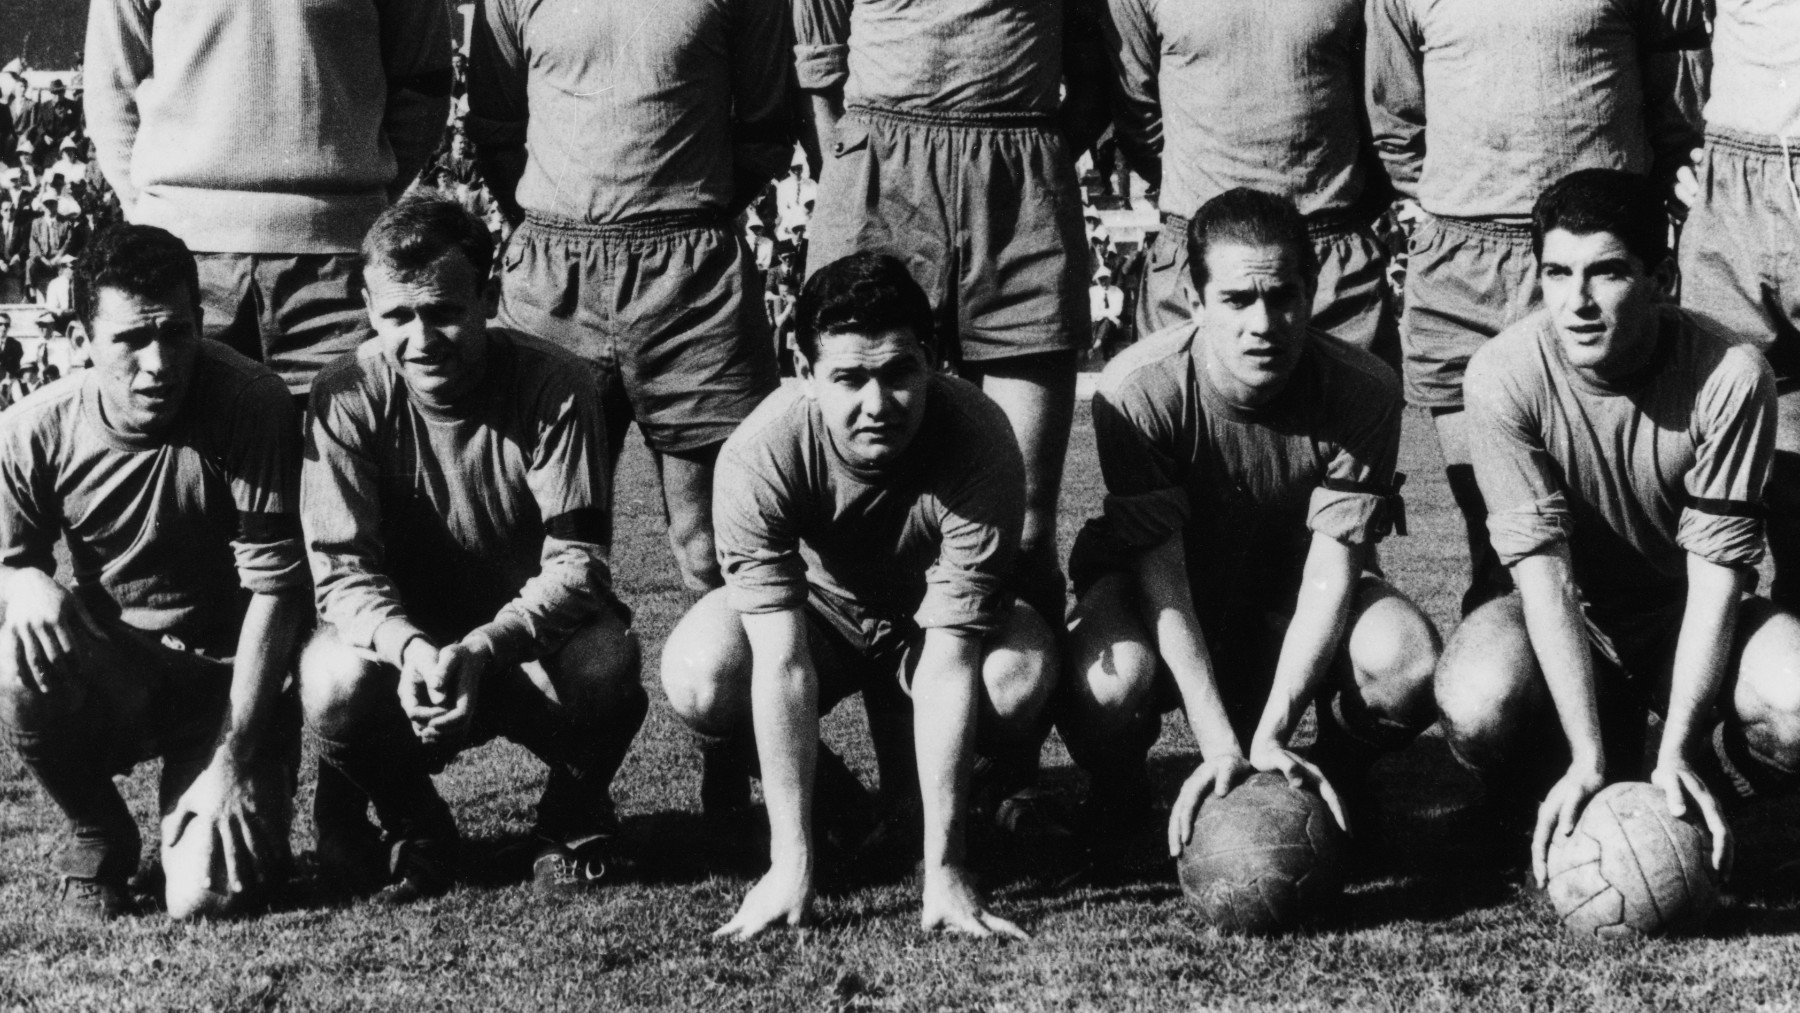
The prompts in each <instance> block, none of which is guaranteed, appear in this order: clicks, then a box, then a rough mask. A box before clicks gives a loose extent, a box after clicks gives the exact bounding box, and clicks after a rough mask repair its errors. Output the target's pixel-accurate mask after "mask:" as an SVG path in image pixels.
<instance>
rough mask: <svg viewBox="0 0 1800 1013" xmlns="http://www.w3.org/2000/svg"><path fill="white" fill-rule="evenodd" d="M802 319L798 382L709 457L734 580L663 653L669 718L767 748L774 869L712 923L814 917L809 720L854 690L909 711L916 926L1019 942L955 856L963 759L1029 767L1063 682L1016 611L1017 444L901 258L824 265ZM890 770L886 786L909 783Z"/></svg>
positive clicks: (724, 555)
mask: <svg viewBox="0 0 1800 1013" xmlns="http://www.w3.org/2000/svg"><path fill="white" fill-rule="evenodd" d="M798 315H799V323H798V330H797V333H796V340H797V343H798V345H799V349H800V355H801V357H802V359H803V363H802V368H801V377H802V383H801V384H799V385H795V386H791V387H788V388H785V389H783V390H782V391H781V392H780V393H778V394H776V395H774V396H772V397H770V398H769V399H768V400H767V401H764V402H763V403H762V405H761V406H760V407H758V408H757V410H756V412H755V414H753V415H751V417H750V418H749V419H748V420H746V421H745V423H744V425H743V427H742V428H740V429H739V430H738V431H737V433H736V434H734V435H733V436H732V438H731V439H730V440H729V441H728V442H727V444H726V450H725V453H724V455H723V456H722V457H721V463H720V466H719V475H718V496H717V498H716V502H717V504H718V512H717V514H716V516H715V520H716V523H717V524H718V532H719V558H720V560H721V561H722V562H723V565H724V570H725V581H726V587H725V589H724V590H722V591H715V592H714V593H712V594H710V595H708V596H707V597H706V598H704V599H702V600H701V601H700V603H699V604H697V605H695V606H694V608H693V610H692V611H690V612H689V613H688V614H687V616H686V617H685V618H684V619H682V621H681V623H680V625H679V626H677V627H676V629H675V631H674V632H673V633H672V634H670V636H669V646H668V649H667V651H666V652H665V654H664V656H663V657H664V663H663V681H664V684H665V686H666V687H667V689H668V691H669V699H670V701H671V702H672V703H673V704H674V705H675V710H676V712H677V713H678V714H680V715H681V717H682V719H683V720H685V721H686V722H687V723H688V724H689V725H690V726H693V727H695V728H697V729H700V730H702V731H709V732H712V733H713V734H724V733H727V732H729V731H730V730H732V729H735V728H742V727H746V726H750V725H754V728H755V736H756V744H757V748H758V752H759V753H760V756H761V763H762V777H763V791H764V795H765V797H766V799H767V802H768V810H769V824H770V856H769V857H770V869H769V872H768V874H767V875H765V876H764V877H763V879H762V881H761V882H759V883H758V884H757V885H756V887H755V888H754V889H753V890H751V891H750V895H749V896H748V897H746V898H745V900H744V903H743V906H742V907H741V908H740V909H739V910H738V913H737V915H736V917H734V918H732V919H731V921H730V922H729V923H727V924H726V925H725V926H724V927H723V928H722V929H720V930H719V932H720V934H722V935H737V936H740V937H749V936H753V935H756V934H757V933H759V932H761V931H763V930H764V929H766V928H768V927H769V926H771V925H777V924H786V925H798V924H801V923H803V922H805V921H806V920H807V919H808V918H809V917H810V914H811V905H812V897H813V871H814V848H813V844H812V831H811V827H812V824H813V809H814V805H813V801H814V797H815V792H814V785H815V778H814V765H815V749H816V747H817V736H818V733H819V714H820V712H821V711H824V710H829V709H830V707H831V706H832V705H834V704H835V703H837V702H838V701H839V700H841V699H843V698H844V697H846V696H848V695H850V694H852V693H855V692H857V691H859V690H860V691H863V692H864V694H865V701H866V702H867V703H868V704H869V706H870V707H871V709H875V708H877V707H891V706H894V705H895V704H896V703H900V704H901V705H902V706H903V704H904V701H903V700H900V701H897V700H896V697H898V696H899V695H900V694H903V693H904V694H909V695H910V696H911V698H912V712H913V728H914V734H913V744H914V746H915V747H916V755H917V767H918V781H919V784H920V785H922V786H923V793H924V794H923V801H924V828H925V839H924V840H925V865H924V908H923V914H922V919H923V923H924V926H925V927H926V928H928V929H930V928H945V929H949V930H951V931H955V932H967V933H971V934H974V935H980V936H985V935H990V934H992V933H995V932H998V933H1002V934H1005V935H1012V936H1021V937H1022V936H1023V933H1022V932H1020V931H1019V929H1018V928H1017V927H1016V926H1014V925H1013V924H1012V923H1011V922H1008V921H1006V920H1005V919H1002V918H999V917H997V916H995V915H993V914H990V913H989V912H988V911H987V910H985V908H984V905H983V903H982V900H981V898H980V896H979V894H977V892H976V890H975V887H974V883H973V882H972V880H971V878H970V875H969V872H968V868H967V855H966V854H965V849H964V837H965V832H964V827H965V823H966V817H965V813H964V809H965V807H966V806H967V804H968V802H969V797H970V783H969V782H970V768H971V761H972V757H973V755H974V753H975V751H976V750H977V749H980V750H981V751H982V752H983V753H984V754H987V755H989V756H992V757H995V758H999V759H1002V760H1003V762H1004V761H1005V760H1007V759H1009V758H1010V760H1011V761H1012V765H1013V766H1014V767H1018V766H1020V765H1021V763H1022V762H1023V760H1022V758H1028V759H1029V770H1030V771H1035V769H1036V761H1037V753H1038V750H1039V749H1040V748H1041V747H1042V745H1043V741H1044V734H1045V731H1046V730H1047V728H1046V726H1045V725H1044V724H1043V722H1042V721H1041V718H1040V715H1041V714H1042V713H1043V710H1044V706H1045V702H1046V700H1047V698H1048V697H1049V694H1050V690H1051V686H1052V683H1053V681H1054V677H1055V662H1054V660H1053V657H1052V654H1053V648H1052V647H1051V639H1050V632H1049V630H1048V628H1047V627H1046V626H1045V624H1044V622H1043V620H1042V619H1041V618H1039V617H1038V615H1037V614H1036V613H1035V612H1034V611H1033V610H1032V609H1031V608H1030V607H1029V606H1026V605H1024V604H1022V603H1020V604H1014V602H1013V600H1012V592H1011V579H1010V578H1011V576H1012V567H1013V563H1014V560H1015V558H1016V556H1017V552H1018V538H1019V525H1020V518H1021V515H1022V514H1023V512H1024V504H1023V487H1024V478H1023V475H1022V465H1021V463H1020V460H1019V451H1018V447H1017V445H1016V444H1015V443H1014V442H1013V440H1012V439H1011V438H1010V434H1009V432H1008V430H1007V428H1006V420H1005V416H1003V415H1001V414H1000V412H999V410H998V409H997V408H996V407H995V406H994V404H993V402H991V401H989V400H988V399H987V398H986V397H984V396H983V395H982V394H981V392H980V391H978V390H976V389H975V388H974V387H972V386H970V385H969V384H967V383H965V382H963V381H961V380H957V379H953V378H950V377H945V376H940V375H937V374H935V373H934V372H933V371H932V369H931V366H930V360H929V358H928V356H927V353H926V351H925V343H924V340H923V338H924V335H926V334H929V333H930V330H931V326H932V315H931V307H930V304H929V302H928V300H927V298H926V296H925V293H924V291H923V290H921V289H920V288H919V286H918V284H917V283H916V282H914V281H913V280H912V277H911V276H910V275H909V274H908V273H907V271H906V268H905V266H904V265H903V264H901V263H900V262H899V261H898V260H896V259H895V258H893V257H890V256H885V255H876V254H856V255H853V256H851V257H848V258H845V259H843V260H840V261H838V262H836V263H833V264H828V265H826V266H825V267H823V268H820V269H819V271H818V272H817V273H815V274H814V275H813V277H812V278H810V279H808V280H807V283H806V287H805V288H804V289H802V290H801V293H800V305H799V309H798ZM978 728H979V734H978ZM876 744H877V747H878V748H880V747H881V746H882V743H881V741H880V740H879V739H878V740H877V743H876ZM882 759H883V760H884V763H883V776H884V778H886V777H888V776H891V775H896V776H897V775H898V774H900V773H901V772H900V771H899V770H897V769H895V768H896V767H897V765H896V764H890V763H888V762H885V761H886V760H887V757H882ZM884 787H886V786H885V785H884Z"/></svg>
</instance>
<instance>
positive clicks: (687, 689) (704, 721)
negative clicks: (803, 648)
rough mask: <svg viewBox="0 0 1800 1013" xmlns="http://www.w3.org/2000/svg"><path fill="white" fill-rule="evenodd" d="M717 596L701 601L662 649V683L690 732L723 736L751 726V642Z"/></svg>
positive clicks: (733, 611)
mask: <svg viewBox="0 0 1800 1013" xmlns="http://www.w3.org/2000/svg"><path fill="white" fill-rule="evenodd" d="M727 594H728V592H726V591H723V590H719V591H714V592H712V593H711V594H708V595H707V596H706V597H704V598H702V599H700V601H699V602H697V603H696V604H695V605H694V607H693V608H692V609H690V610H688V614H687V615H685V616H683V617H682V619H681V622H679V623H677V624H676V626H675V629H674V630H673V631H672V632H671V633H670V634H669V639H668V642H667V643H666V644H665V645H664V646H663V653H662V666H661V668H662V683H663V692H664V693H666V694H667V695H668V698H669V705H670V706H671V707H673V708H674V710H675V714H676V716H678V717H680V718H681V720H682V721H683V722H684V723H685V724H687V726H688V727H689V728H692V729H694V730H696V731H699V732H702V733H706V734H710V735H726V734H729V733H730V732H732V731H733V730H735V729H738V728H740V727H742V726H744V725H745V724H746V723H747V722H748V721H749V720H750V642H749V641H748V640H747V639H746V638H745V636H744V627H743V623H742V621H741V620H740V619H739V618H738V613H737V610H736V609H734V608H732V607H731V603H730V602H729V601H728V600H727Z"/></svg>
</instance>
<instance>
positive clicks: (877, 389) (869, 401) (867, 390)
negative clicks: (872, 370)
mask: <svg viewBox="0 0 1800 1013" xmlns="http://www.w3.org/2000/svg"><path fill="white" fill-rule="evenodd" d="M894 405H895V401H894V392H893V389H892V388H890V387H889V386H888V385H887V384H885V383H882V382H881V381H880V380H870V381H869V382H868V383H866V384H864V385H863V389H862V413H863V415H864V416H865V417H867V418H872V419H879V418H881V417H882V416H884V415H886V414H887V413H888V412H889V411H890V410H891V409H892V408H893V407H894Z"/></svg>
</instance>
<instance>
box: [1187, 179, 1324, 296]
mask: <svg viewBox="0 0 1800 1013" xmlns="http://www.w3.org/2000/svg"><path fill="white" fill-rule="evenodd" d="M1226 243H1238V244H1241V245H1244V246H1279V247H1282V248H1284V249H1286V250H1288V251H1289V252H1291V253H1293V254H1294V256H1295V257H1297V258H1298V259H1299V261H1300V274H1301V276H1302V277H1304V278H1305V279H1306V280H1307V282H1308V283H1311V282H1313V281H1316V280H1317V278H1318V274H1319V261H1318V256H1317V255H1316V254H1314V253H1313V245H1312V237H1311V236H1309V235H1307V233H1306V219H1305V218H1302V217H1301V216H1300V209H1299V208H1297V207H1295V206H1294V202H1293V201H1291V200H1288V199H1287V198H1286V197H1278V196H1276V195H1275V194H1272V193H1265V192H1263V191H1261V190H1252V189H1250V188H1249V187H1247V186H1240V187H1237V188H1235V189H1232V190H1227V191H1225V192H1224V193H1222V194H1220V195H1218V196H1217V197H1214V198H1213V199H1212V200H1209V201H1207V202H1206V203H1205V204H1202V205H1200V210H1198V211H1196V212H1194V218H1193V220H1192V221H1190V222H1188V229H1187V246H1188V270H1189V271H1190V272H1191V273H1192V275H1193V278H1194V290H1195V291H1196V292H1204V291H1206V279H1207V273H1206V272H1207V267H1206V252H1207V251H1208V250H1210V249H1211V248H1212V247H1214V246H1218V245H1223V244H1226Z"/></svg>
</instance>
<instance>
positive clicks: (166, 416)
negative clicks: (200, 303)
mask: <svg viewBox="0 0 1800 1013" xmlns="http://www.w3.org/2000/svg"><path fill="white" fill-rule="evenodd" d="M92 338H93V343H92V349H91V353H92V355H93V357H94V372H95V377H96V381H97V382H98V384H99V387H100V405H101V408H102V409H103V410H104V411H105V413H106V421H107V424H108V425H110V426H112V427H113V428H114V429H117V430H119V431H120V432H123V433H131V434H134V435H140V436H152V435H155V434H156V433H159V432H161V431H162V430H164V429H166V428H168V425H169V423H170V422H172V421H174V419H175V415H176V413H177V412H179V411H180V410H181V401H182V398H184V397H186V396H187V390H188V383H189V381H190V380H191V379H192V378H193V375H194V356H196V355H198V354H199V352H200V311H199V309H198V308H197V307H196V306H195V305H194V301H193V298H192V295H191V294H190V293H189V292H188V290H187V286H185V285H183V286H180V287H178V288H177V289H176V290H175V291H174V292H171V293H168V294H166V295H162V296H156V297H145V296H141V295H137V294H135V293H132V292H126V291H122V290H120V289H116V288H101V289H100V290H99V292H98V293H97V294H96V299H95V302H94V325H93V333H92Z"/></svg>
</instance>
